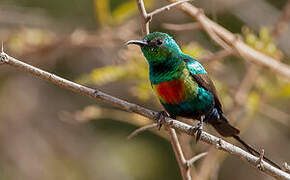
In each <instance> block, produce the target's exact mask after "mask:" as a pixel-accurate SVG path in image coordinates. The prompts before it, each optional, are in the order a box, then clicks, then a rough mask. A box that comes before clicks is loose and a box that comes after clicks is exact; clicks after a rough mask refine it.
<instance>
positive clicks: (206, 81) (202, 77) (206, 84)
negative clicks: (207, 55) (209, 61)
mask: <svg viewBox="0 0 290 180" xmlns="http://www.w3.org/2000/svg"><path fill="white" fill-rule="evenodd" d="M191 76H192V77H193V79H194V80H195V81H196V82H197V83H198V85H199V86H201V87H203V88H204V89H205V90H207V91H209V92H211V93H212V94H213V96H214V99H215V105H216V106H217V107H218V108H219V109H220V110H222V105H221V102H220V100H219V98H218V95H217V92H216V88H215V86H214V84H213V82H212V80H211V79H210V78H209V76H208V75H207V74H191Z"/></svg>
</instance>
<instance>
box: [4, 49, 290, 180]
mask: <svg viewBox="0 0 290 180" xmlns="http://www.w3.org/2000/svg"><path fill="white" fill-rule="evenodd" d="M0 61H2V62H3V63H5V64H7V65H9V66H12V67H15V68H17V69H18V70H20V71H23V72H26V73H29V74H31V75H33V76H36V77H39V78H40V79H43V80H46V81H49V82H51V83H53V84H55V85H57V86H60V87H63V88H66V89H68V90H70V91H73V92H76V93H78V94H82V95H84V96H87V97H91V98H93V99H96V100H100V101H102V102H105V103H108V104H112V105H114V106H118V107H119V108H121V109H123V110H125V111H128V112H134V113H137V114H139V115H142V116H144V117H147V118H150V119H153V120H154V119H156V116H157V114H158V113H157V112H155V111H152V110H149V109H146V108H144V107H142V106H139V105H137V104H133V103H130V102H127V101H124V100H121V99H119V98H116V97H114V96H111V95H108V94H106V93H104V92H102V91H99V90H95V89H92V88H89V87H86V86H83V85H80V84H77V83H75V82H72V81H69V80H67V79H64V78H61V77H60V76H57V75H55V74H52V73H49V72H47V71H44V70H41V69H39V68H36V67H34V66H31V65H29V64H26V63H24V62H21V61H19V60H17V59H15V58H13V57H11V56H9V55H7V54H6V53H4V52H1V54H0ZM164 124H165V125H166V126H168V127H171V128H174V129H175V130H178V131H180V132H183V133H186V134H188V135H192V130H191V126H190V125H188V124H185V123H183V122H180V121H177V120H175V119H171V118H168V117H165V118H164ZM201 141H203V142H205V143H207V144H211V145H214V146H215V147H216V148H217V149H219V150H222V151H225V152H228V153H230V154H232V155H235V156H237V157H239V158H240V159H242V160H244V161H246V162H248V163H249V164H251V165H252V166H253V167H255V168H256V164H257V161H258V159H259V157H256V156H253V155H251V154H250V153H248V152H246V151H244V150H242V149H241V148H239V147H237V146H234V145H233V144H230V143H228V142H226V141H224V140H222V139H220V138H217V137H215V136H213V135H211V134H208V133H206V132H202V134H201ZM261 171H263V172H265V173H266V174H268V175H270V176H272V177H275V178H278V179H283V180H284V179H285V180H290V174H288V173H286V172H284V171H282V170H280V169H277V168H275V167H273V166H271V165H270V164H268V163H267V162H264V169H263V170H261Z"/></svg>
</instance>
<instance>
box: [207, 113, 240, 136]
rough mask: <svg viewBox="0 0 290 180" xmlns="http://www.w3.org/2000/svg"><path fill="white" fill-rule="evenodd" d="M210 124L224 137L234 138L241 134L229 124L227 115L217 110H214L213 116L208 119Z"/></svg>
mask: <svg viewBox="0 0 290 180" xmlns="http://www.w3.org/2000/svg"><path fill="white" fill-rule="evenodd" d="M208 122H209V123H210V124H211V125H212V126H213V127H214V128H215V130H216V131H217V132H218V133H219V134H220V135H222V136H224V137H232V136H234V135H238V134H239V133H240V131H239V130H238V129H236V128H235V127H233V126H232V125H230V124H229V121H228V120H227V118H226V117H225V115H224V114H223V113H222V112H219V111H218V110H217V109H216V108H214V109H213V112H212V114H211V115H210V116H209V117H208Z"/></svg>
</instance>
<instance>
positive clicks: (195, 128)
mask: <svg viewBox="0 0 290 180" xmlns="http://www.w3.org/2000/svg"><path fill="white" fill-rule="evenodd" d="M204 118H205V116H201V117H200V122H198V123H197V125H195V126H193V127H192V128H191V132H192V133H193V134H194V133H196V138H195V140H196V142H198V141H199V140H200V137H201V133H202V128H203V120H204Z"/></svg>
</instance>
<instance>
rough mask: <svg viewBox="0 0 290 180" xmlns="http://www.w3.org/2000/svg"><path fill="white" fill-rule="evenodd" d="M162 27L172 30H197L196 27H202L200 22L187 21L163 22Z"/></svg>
mask: <svg viewBox="0 0 290 180" xmlns="http://www.w3.org/2000/svg"><path fill="white" fill-rule="evenodd" d="M162 27H164V28H166V29H168V30H172V31H188V30H196V29H201V28H202V27H201V24H200V23H199V22H194V23H186V24H170V23H163V24H162Z"/></svg>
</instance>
